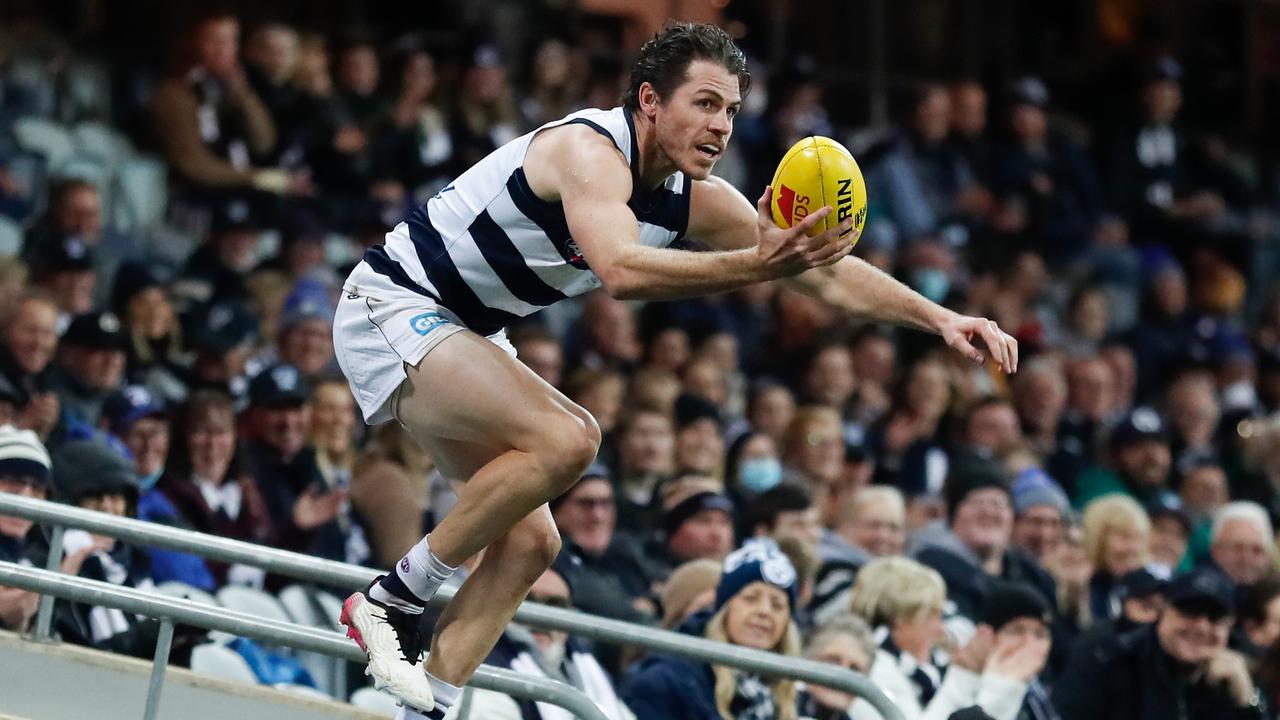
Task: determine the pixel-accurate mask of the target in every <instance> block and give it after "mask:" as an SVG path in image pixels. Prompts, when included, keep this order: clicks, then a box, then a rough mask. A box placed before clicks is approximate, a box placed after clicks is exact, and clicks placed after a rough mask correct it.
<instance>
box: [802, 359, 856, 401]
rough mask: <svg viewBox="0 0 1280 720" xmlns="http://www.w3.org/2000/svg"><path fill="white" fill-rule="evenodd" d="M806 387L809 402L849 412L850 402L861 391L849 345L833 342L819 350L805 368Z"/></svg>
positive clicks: (805, 394)
mask: <svg viewBox="0 0 1280 720" xmlns="http://www.w3.org/2000/svg"><path fill="white" fill-rule="evenodd" d="M803 386H804V397H805V399H806V400H807V401H808V402H811V403H814V404H817V405H825V406H826V407H829V408H832V409H833V410H835V411H836V412H838V413H840V414H841V416H844V415H845V414H846V413H847V412H849V411H850V410H851V408H850V407H849V404H850V402H851V401H852V400H853V398H854V394H855V393H857V391H858V377H857V375H855V374H854V372H853V354H852V353H851V352H849V348H847V347H845V346H844V345H841V344H834V343H833V344H830V345H826V346H824V347H820V348H818V349H817V350H815V351H814V353H813V357H812V359H811V360H810V361H809V366H808V367H807V368H806V369H805V372H804V382H803Z"/></svg>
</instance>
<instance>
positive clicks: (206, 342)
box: [191, 302, 258, 397]
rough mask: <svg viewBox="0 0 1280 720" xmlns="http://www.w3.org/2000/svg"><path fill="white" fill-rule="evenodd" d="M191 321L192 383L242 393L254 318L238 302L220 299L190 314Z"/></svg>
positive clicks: (254, 329)
mask: <svg viewBox="0 0 1280 720" xmlns="http://www.w3.org/2000/svg"><path fill="white" fill-rule="evenodd" d="M192 324H193V325H194V327H193V328H192V330H191V347H192V348H193V349H194V350H195V353H196V354H195V362H194V364H193V365H192V368H191V376H192V377H191V382H192V385H193V386H195V387H205V388H217V389H219V390H221V391H222V392H225V393H231V394H232V395H233V396H236V397H240V396H243V395H244V394H245V392H246V389H247V388H246V387H245V384H246V382H245V379H244V375H245V364H246V362H247V361H248V359H249V355H250V353H251V352H252V351H253V342H254V341H255V340H256V339H257V334H258V320H257V318H255V317H254V316H253V315H252V314H251V313H250V312H249V310H248V308H246V307H245V306H244V305H243V304H242V303H238V302H222V303H215V304H213V305H210V306H208V307H207V308H204V309H203V310H202V311H200V312H197V313H194V315H193V318H192Z"/></svg>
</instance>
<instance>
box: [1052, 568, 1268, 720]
mask: <svg viewBox="0 0 1280 720" xmlns="http://www.w3.org/2000/svg"><path fill="white" fill-rule="evenodd" d="M1166 598H1167V600H1168V605H1167V606H1166V607H1165V609H1164V611H1163V612H1162V613H1161V614H1160V619H1159V620H1157V621H1156V622H1155V623H1154V624H1152V625H1149V626H1147V627H1144V628H1141V629H1139V630H1135V631H1133V632H1130V633H1128V634H1125V635H1120V636H1115V637H1112V638H1110V639H1109V640H1108V641H1107V642H1105V643H1104V644H1103V645H1101V646H1099V647H1097V648H1095V649H1094V650H1093V651H1092V652H1087V653H1075V654H1074V655H1073V656H1072V658H1071V663H1070V664H1069V665H1068V666H1067V668H1066V670H1065V671H1064V672H1063V673H1061V674H1060V675H1059V676H1058V677H1057V679H1056V681H1055V684H1054V688H1053V702H1054V704H1055V705H1056V706H1057V709H1058V714H1059V715H1060V716H1061V718H1062V720H1168V719H1169V718H1185V720H1261V718H1264V717H1266V711H1265V709H1264V708H1263V706H1262V705H1261V703H1260V702H1259V697H1258V694H1257V692H1256V691H1255V687H1254V684H1253V681H1252V679H1251V678H1250V677H1249V671H1248V668H1247V666H1246V664H1245V660H1244V658H1243V657H1242V656H1240V655H1239V654H1238V653H1236V652H1234V651H1232V650H1229V649H1227V635H1228V633H1229V631H1230V628H1231V624H1232V615H1233V613H1234V608H1235V606H1234V602H1235V601H1234V591H1233V588H1232V586H1231V583H1230V582H1229V581H1227V580H1226V578H1224V577H1223V576H1222V575H1221V574H1220V573H1218V572H1216V571H1214V570H1208V569H1205V570H1195V571H1193V572H1190V573H1185V574H1183V575H1179V576H1178V577H1175V578H1174V579H1173V580H1171V581H1170V583H1169V586H1168V588H1167V590H1166Z"/></svg>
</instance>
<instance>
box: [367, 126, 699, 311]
mask: <svg viewBox="0 0 1280 720" xmlns="http://www.w3.org/2000/svg"><path fill="white" fill-rule="evenodd" d="M574 123H577V124H582V125H586V126H587V127H590V128H591V129H593V130H595V131H596V132H598V133H600V134H601V135H604V136H605V137H607V138H609V140H610V141H612V142H613V144H614V145H615V146H616V147H617V148H618V150H619V151H621V152H622V154H623V156H624V157H626V160H627V163H628V164H629V165H630V166H631V177H632V187H633V190H632V195H631V198H630V200H629V201H628V203H627V205H628V206H629V207H630V208H631V210H632V212H634V213H635V216H636V219H637V220H638V221H639V224H640V242H641V243H643V244H644V245H648V246H651V247H666V246H668V245H671V244H672V243H674V242H676V241H678V240H680V239H681V238H683V236H684V233H685V229H686V228H687V226H688V223H689V183H690V181H689V179H688V178H687V177H686V176H685V175H684V174H683V173H681V172H676V173H675V174H673V175H672V176H671V177H669V178H667V180H666V182H665V183H663V185H662V186H660V187H658V188H656V189H650V188H642V187H641V185H640V181H639V175H638V171H639V162H640V160H639V152H638V150H637V145H636V133H635V124H634V121H633V120H632V117H631V112H630V111H629V110H627V109H626V108H621V107H619V108H614V109H612V110H583V111H580V112H576V113H573V114H572V115H569V116H567V117H565V118H563V119H561V120H557V121H555V122H551V123H548V124H546V125H543V126H542V127H541V128H538V130H535V131H533V132H531V133H529V134H527V135H523V136H521V137H519V138H516V139H515V140H512V141H511V142H509V143H507V144H506V145H503V146H502V147H500V148H498V149H497V150H494V151H493V152H492V153H490V154H489V155H488V156H487V157H485V158H484V159H483V160H481V161H480V162H478V163H476V165H474V166H473V167H472V168H471V169H469V170H467V171H466V172H465V173H463V174H462V175H460V176H458V178H457V179H456V180H455V181H454V182H453V183H452V184H451V185H449V186H448V187H446V188H444V189H443V190H441V191H440V192H439V193H438V194H436V195H435V196H434V197H432V198H431V199H429V200H428V201H427V202H426V203H425V204H423V205H422V206H421V207H419V208H418V209H417V210H414V211H413V212H412V213H411V214H410V215H409V217H408V218H406V219H405V221H404V222H402V223H400V224H399V225H397V226H396V227H395V229H393V230H392V231H391V232H389V233H387V238H386V243H385V244H384V245H380V246H376V247H373V248H370V249H369V250H367V251H366V252H365V256H364V260H365V262H366V263H367V264H368V265H369V266H370V267H371V268H372V269H373V270H374V271H375V272H377V273H379V274H381V275H384V276H386V277H387V278H388V279H390V280H391V281H392V282H394V283H395V284H396V285H399V286H401V287H403V288H406V289H408V290H412V291H413V292H416V293H420V294H423V295H427V296H429V297H432V298H434V299H435V300H436V302H438V303H440V304H441V305H442V306H444V307H446V308H448V309H449V310H450V311H452V312H453V313H454V314H455V315H457V316H458V318H459V319H460V320H461V321H462V322H463V323H464V324H465V325H466V326H467V327H468V328H470V329H471V330H474V331H475V332H477V333H479V334H481V335H488V334H492V333H494V332H497V331H498V330H500V329H502V328H503V327H504V326H506V325H509V324H511V323H512V321H514V320H516V319H518V318H521V317H524V316H526V315H530V314H532V313H535V312H537V311H538V310H541V309H542V308H544V307H546V306H548V305H551V304H553V303H555V302H557V301H560V300H563V299H565V298H567V297H573V296H575V295H581V294H582V293H585V292H588V291H590V290H594V289H596V288H598V287H600V286H601V282H600V278H599V277H598V276H596V274H595V273H594V272H592V271H591V268H590V267H589V266H588V265H587V261H586V259H585V258H584V257H583V255H582V252H581V251H580V250H579V249H578V245H577V243H576V242H574V240H573V238H572V237H571V236H570V234H569V228H568V225H567V223H566V221H565V216H564V207H563V206H562V205H561V204H560V203H559V202H547V201H545V200H542V199H541V198H539V197H537V196H536V195H534V194H533V191H532V190H531V189H530V188H529V183H528V180H527V179H526V177H525V171H524V158H525V153H526V151H527V150H528V148H529V143H530V141H532V140H533V137H534V135H535V134H537V133H538V132H539V131H540V130H545V129H547V128H551V127H556V126H559V125H568V124H574Z"/></svg>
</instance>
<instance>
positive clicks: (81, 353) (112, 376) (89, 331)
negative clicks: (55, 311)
mask: <svg viewBox="0 0 1280 720" xmlns="http://www.w3.org/2000/svg"><path fill="white" fill-rule="evenodd" d="M127 342H128V341H127V338H126V337H125V334H124V328H123V327H122V326H121V325H120V318H118V317H116V315H115V313H110V312H102V313H89V314H87V315H81V316H79V317H77V318H76V319H74V320H72V321H71V325H70V326H69V327H68V328H67V332H66V334H65V335H63V336H62V346H61V347H60V348H59V350H58V357H59V367H58V370H59V372H58V374H57V387H58V396H59V402H60V403H61V406H62V408H63V411H64V412H65V413H67V415H68V416H69V417H70V418H71V419H73V420H76V421H79V422H82V423H84V424H86V425H89V426H91V427H92V426H96V425H97V424H98V419H99V416H100V414H101V412H102V403H103V401H105V400H106V399H107V396H108V395H110V394H111V393H113V392H115V391H116V390H118V389H120V386H121V384H122V383H123V382H124V368H125V349H126V343H127Z"/></svg>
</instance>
